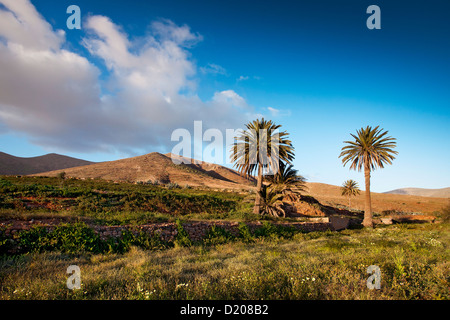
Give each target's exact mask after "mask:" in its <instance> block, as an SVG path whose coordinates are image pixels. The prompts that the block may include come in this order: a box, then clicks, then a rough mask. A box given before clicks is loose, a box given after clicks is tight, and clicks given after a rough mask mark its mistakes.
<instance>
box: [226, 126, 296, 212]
mask: <svg viewBox="0 0 450 320" xmlns="http://www.w3.org/2000/svg"><path fill="white" fill-rule="evenodd" d="M245 126H246V128H247V129H246V130H244V131H242V132H241V133H240V134H238V135H237V136H236V137H234V139H235V140H236V141H235V143H234V145H233V146H232V148H231V156H230V158H231V160H232V161H233V162H234V166H235V167H236V168H237V169H238V171H239V172H240V173H241V174H243V175H245V176H249V175H253V174H254V173H255V172H257V183H256V198H255V206H254V208H253V213H256V214H260V213H261V208H260V207H261V192H262V186H263V170H267V171H271V172H277V171H278V169H279V164H280V160H281V161H284V162H287V163H290V162H291V161H292V160H293V159H294V147H293V146H292V142H291V141H290V140H289V139H288V136H289V134H288V133H287V132H286V131H283V132H279V130H278V129H279V128H280V127H281V125H276V124H275V123H273V122H272V120H269V121H267V120H264V118H262V119H261V120H260V119H257V120H254V121H252V122H249V123H247V124H246V125H245Z"/></svg>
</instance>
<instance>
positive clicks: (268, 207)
mask: <svg viewBox="0 0 450 320" xmlns="http://www.w3.org/2000/svg"><path fill="white" fill-rule="evenodd" d="M259 195H260V197H261V207H260V210H261V213H262V214H264V213H266V214H269V215H271V216H274V217H286V211H285V208H284V206H285V203H284V201H283V200H282V199H283V194H282V193H280V192H279V191H278V190H276V189H275V188H271V187H268V186H263V188H262V190H261V191H260V192H259Z"/></svg>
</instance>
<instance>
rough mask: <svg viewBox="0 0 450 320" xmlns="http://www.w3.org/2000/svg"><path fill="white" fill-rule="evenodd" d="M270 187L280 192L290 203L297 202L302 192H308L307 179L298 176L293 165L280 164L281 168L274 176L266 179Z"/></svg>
mask: <svg viewBox="0 0 450 320" xmlns="http://www.w3.org/2000/svg"><path fill="white" fill-rule="evenodd" d="M266 180H267V181H268V182H269V183H270V187H272V188H274V189H275V190H278V191H279V192H280V193H281V194H282V195H283V197H284V199H286V200H289V201H297V200H298V199H299V197H300V192H302V191H306V184H305V182H306V178H305V177H303V176H301V175H299V174H298V170H296V169H294V166H293V165H292V164H286V163H284V162H282V161H281V162H280V168H279V170H278V172H277V173H276V174H274V175H269V176H267V179H266Z"/></svg>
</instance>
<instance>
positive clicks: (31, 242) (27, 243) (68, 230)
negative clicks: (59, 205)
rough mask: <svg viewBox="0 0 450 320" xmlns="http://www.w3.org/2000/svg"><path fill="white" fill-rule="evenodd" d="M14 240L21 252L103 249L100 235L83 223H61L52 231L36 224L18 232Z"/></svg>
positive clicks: (71, 251) (90, 250)
mask: <svg viewBox="0 0 450 320" xmlns="http://www.w3.org/2000/svg"><path fill="white" fill-rule="evenodd" d="M15 240H16V241H17V242H18V245H19V252H21V253H28V252H43V251H55V250H57V251H61V252H64V253H69V254H75V253H79V252H92V253H101V252H103V251H104V246H103V243H102V241H101V240H100V237H99V236H98V235H97V234H96V233H95V232H94V230H93V229H91V228H89V227H88V226H86V225H85V224H84V223H74V224H62V225H60V226H57V227H55V229H54V230H52V231H48V230H47V229H46V228H44V227H39V226H38V227H34V228H32V229H30V230H26V231H22V232H20V233H19V235H18V236H17V238H16V239H15Z"/></svg>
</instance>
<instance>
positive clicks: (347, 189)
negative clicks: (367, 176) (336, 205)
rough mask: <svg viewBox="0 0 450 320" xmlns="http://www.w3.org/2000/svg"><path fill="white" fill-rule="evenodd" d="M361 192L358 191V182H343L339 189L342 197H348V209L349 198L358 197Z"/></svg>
mask: <svg viewBox="0 0 450 320" xmlns="http://www.w3.org/2000/svg"><path fill="white" fill-rule="evenodd" d="M360 191H361V190H359V187H358V182H356V181H355V180H351V179H350V180H347V181H344V183H343V184H342V187H341V194H342V195H343V196H348V207H349V208H350V197H356V196H357V195H359V193H360Z"/></svg>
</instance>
